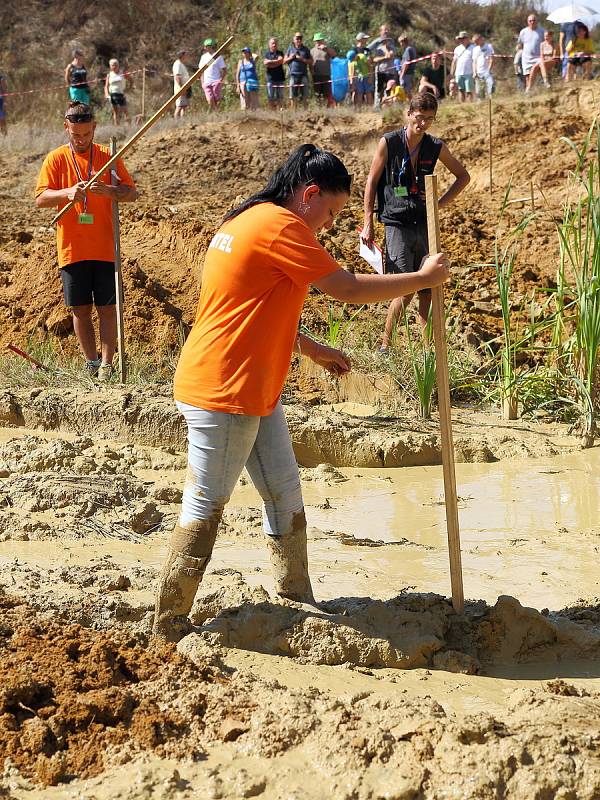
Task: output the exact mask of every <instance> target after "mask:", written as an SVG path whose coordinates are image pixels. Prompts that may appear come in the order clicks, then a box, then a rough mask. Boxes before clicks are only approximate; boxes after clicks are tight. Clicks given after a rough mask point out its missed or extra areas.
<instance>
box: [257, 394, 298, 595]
mask: <svg viewBox="0 0 600 800" xmlns="http://www.w3.org/2000/svg"><path fill="white" fill-rule="evenodd" d="M246 468H247V470H248V473H249V474H250V478H251V479H252V482H253V484H254V485H255V486H256V488H257V489H258V491H259V493H260V496H261V497H262V499H263V527H264V530H265V533H266V534H267V542H268V546H269V553H270V557H271V563H272V566H273V572H274V576H275V583H276V587H277V592H278V594H280V595H282V596H283V597H288V598H289V599H291V600H299V601H309V602H310V601H312V600H313V594H312V588H311V585H310V577H309V574H308V555H307V546H306V517H305V516H304V503H303V501H302V490H301V488H300V475H299V473H298V465H297V463H296V457H295V456H294V451H293V449H292V442H291V439H290V434H289V431H288V427H287V422H286V419H285V415H284V413H283V408H282V406H281V403H278V404H277V406H276V407H275V410H274V411H273V413H272V414H271V415H270V416H268V417H262V418H261V420H260V427H259V430H258V435H257V437H256V442H255V443H254V447H253V448H252V452H251V453H250V457H249V459H248V463H247V464H246Z"/></svg>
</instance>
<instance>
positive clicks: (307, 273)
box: [153, 145, 448, 641]
mask: <svg viewBox="0 0 600 800" xmlns="http://www.w3.org/2000/svg"><path fill="white" fill-rule="evenodd" d="M350 184H351V178H350V175H349V174H348V172H347V170H346V168H345V166H344V165H343V163H342V162H341V161H340V160H339V158H337V157H336V156H335V155H334V154H333V153H328V152H326V151H323V150H320V149H319V148H317V147H315V146H314V145H303V146H302V147H299V148H298V149H297V150H296V151H295V152H294V153H292V155H291V156H290V157H289V158H288V160H287V161H286V162H285V163H284V164H283V165H282V166H281V167H280V168H279V169H278V170H277V171H276V172H275V173H274V174H273V176H272V177H271V179H270V181H269V182H268V184H267V185H266V186H265V188H264V189H263V190H262V191H261V192H259V193H257V194H255V195H253V196H252V197H250V198H249V199H248V200H246V201H245V202H244V203H242V204H241V206H239V207H238V208H237V209H235V210H234V211H231V212H230V213H229V214H228V215H227V216H226V218H225V220H224V222H223V225H222V226H221V228H220V229H219V231H218V232H217V233H216V234H215V236H214V237H213V239H212V241H211V243H210V245H209V248H208V252H207V254H206V259H205V262H204V269H203V272H202V289H201V293H200V301H199V304H198V312H197V315H196V320H195V322H194V326H193V328H192V331H191V333H190V335H189V336H188V339H187V341H186V343H185V345H184V347H183V350H182V352H181V357H180V359H179V363H178V365H177V371H176V373H175V382H174V395H175V400H176V402H177V406H178V408H179V410H180V411H181V412H182V414H183V415H184V417H185V419H186V422H187V426H188V442H189V456H188V461H189V471H188V480H187V482H186V486H185V489H184V492H183V499H182V509H181V515H180V518H179V522H178V524H177V525H176V526H175V529H174V531H173V533H172V535H171V540H170V544H169V553H168V557H167V561H166V563H165V565H164V568H163V570H162V573H161V576H160V579H159V585H158V591H157V597H156V609H155V617H154V626H153V631H154V633H155V634H156V635H157V636H160V637H161V638H164V639H167V640H169V641H177V640H178V639H179V638H180V637H181V635H182V632H183V629H185V625H184V626H182V625H181V624H180V622H181V621H183V620H182V618H184V617H185V616H186V615H187V614H188V612H189V610H190V609H191V607H192V603H193V601H194V597H195V594H196V591H197V588H198V585H199V583H200V581H201V579H202V576H203V574H204V572H205V570H206V566H207V564H208V561H209V560H210V557H211V554H212V549H213V545H214V542H215V538H216V534H217V527H218V524H219V521H220V519H221V515H222V513H223V508H224V506H225V503H227V501H228V500H229V497H230V494H231V492H232V491H233V488H234V486H235V484H236V483H237V480H238V478H239V476H240V474H241V472H242V470H243V469H244V467H246V469H247V470H248V473H249V474H250V477H251V479H252V482H253V483H254V485H255V486H256V488H257V489H258V491H259V493H260V495H261V497H262V499H263V524H264V529H265V533H266V534H267V542H268V545H269V551H270V556H271V562H272V565H273V570H274V573H275V581H276V587H277V592H278V594H280V595H281V596H283V597H287V598H288V599H291V600H296V601H308V602H312V601H313V600H314V598H313V594H312V588H311V584H310V578H309V575H308V558H307V549H306V518H305V515H304V505H303V501H302V492H301V489H300V478H299V474H298V467H297V464H296V459H295V457H294V452H293V450H292V444H291V440H290V436H289V432H288V429H287V424H286V421H285V416H284V413H283V409H282V406H281V401H280V395H281V391H282V388H283V384H284V381H285V378H286V374H287V370H288V368H289V363H290V359H291V357H292V354H293V352H294V351H295V352H297V353H300V354H302V355H306V356H308V357H309V358H311V359H312V360H313V361H315V362H316V363H317V364H320V365H321V366H323V367H324V368H325V369H327V370H329V371H330V372H332V373H334V374H336V375H342V374H344V373H346V372H348V370H349V369H350V364H349V362H348V360H347V358H346V357H345V356H344V354H343V353H342V352H340V351H339V350H336V349H334V348H331V347H327V346H325V345H322V344H319V343H318V342H316V341H314V340H313V339H311V338H310V337H308V336H305V335H304V334H300V333H298V323H299V319H300V313H301V310H302V304H303V302H304V299H305V297H306V295H307V293H308V287H309V286H310V285H311V284H312V285H314V286H317V287H318V288H319V289H321V290H322V291H323V292H325V293H326V294H329V295H331V296H332V297H334V298H336V299H338V300H343V301H344V302H350V303H369V302H378V301H381V300H389V299H391V298H394V297H398V296H400V295H403V294H410V293H412V292H415V291H419V290H420V289H424V288H429V287H432V286H437V285H439V284H441V283H443V282H444V281H445V280H447V278H448V265H447V262H446V259H445V256H444V255H443V254H436V255H434V256H429V257H428V258H426V259H424V260H423V264H422V267H421V270H420V271H419V272H416V273H409V274H399V275H382V276H380V275H353V274H352V273H350V272H346V270H344V269H342V268H341V267H340V266H339V265H338V264H337V263H336V262H335V261H334V259H333V258H332V257H331V256H330V255H329V254H328V253H327V251H326V250H325V249H324V248H323V247H322V246H321V245H320V244H319V242H318V241H317V238H316V235H315V234H316V233H317V232H318V231H319V230H321V229H323V228H324V229H329V228H331V226H332V225H333V221H334V219H335V216H336V215H337V214H338V213H339V212H340V211H341V210H342V208H343V207H344V205H345V204H346V201H347V199H348V197H349V194H350Z"/></svg>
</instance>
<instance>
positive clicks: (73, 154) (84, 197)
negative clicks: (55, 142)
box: [69, 142, 94, 214]
mask: <svg viewBox="0 0 600 800" xmlns="http://www.w3.org/2000/svg"><path fill="white" fill-rule="evenodd" d="M69 147H70V148H71V155H72V156H73V164H74V165H75V172H76V173H77V177H78V178H79V182H80V183H82V182H83V178H82V177H81V172H80V171H79V165H78V164H77V159H76V158H75V151H74V150H73V145H72V144H71V142H69ZM93 147H94V144H93V142H92V144H90V156H89V159H88V170H87V181H85V182H86V183H87V182H88V181H89V179H90V178H91V177H92V157H93ZM86 211H87V193H86V194H84V195H83V213H84V214H85V213H86Z"/></svg>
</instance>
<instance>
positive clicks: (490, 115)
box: [488, 97, 494, 194]
mask: <svg viewBox="0 0 600 800" xmlns="http://www.w3.org/2000/svg"><path fill="white" fill-rule="evenodd" d="M488 128H489V140H490V194H492V193H493V191H494V183H493V177H492V163H493V156H492V98H491V97H490V98H488Z"/></svg>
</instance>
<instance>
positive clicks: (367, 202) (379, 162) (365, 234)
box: [361, 136, 388, 247]
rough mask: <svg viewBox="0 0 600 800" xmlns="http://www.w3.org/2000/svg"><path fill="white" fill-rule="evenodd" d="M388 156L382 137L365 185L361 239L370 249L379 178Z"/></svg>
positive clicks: (385, 143)
mask: <svg viewBox="0 0 600 800" xmlns="http://www.w3.org/2000/svg"><path fill="white" fill-rule="evenodd" d="M387 156H388V149H387V142H386V141H385V139H384V137H383V136H382V137H381V139H380V140H379V144H378V145H377V150H376V151H375V155H374V156H373V161H372V162H371V169H370V170H369V176H368V178H367V183H366V185H365V197H364V219H363V231H362V234H361V238H362V240H363V242H364V243H365V244H366V245H368V246H369V247H370V246H371V245H372V243H373V209H374V208H375V196H376V194H377V184H378V183H379V178H380V177H381V174H382V173H383V170H384V169H385V165H386V162H387Z"/></svg>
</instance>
